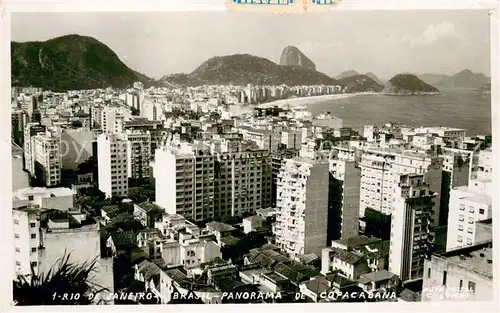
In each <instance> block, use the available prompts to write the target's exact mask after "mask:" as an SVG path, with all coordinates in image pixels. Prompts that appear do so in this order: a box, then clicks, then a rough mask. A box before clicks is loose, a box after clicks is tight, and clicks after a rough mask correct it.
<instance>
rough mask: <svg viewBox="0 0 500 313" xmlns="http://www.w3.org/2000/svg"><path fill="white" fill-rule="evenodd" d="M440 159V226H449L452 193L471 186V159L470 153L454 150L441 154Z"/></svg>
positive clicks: (447, 150)
mask: <svg viewBox="0 0 500 313" xmlns="http://www.w3.org/2000/svg"><path fill="white" fill-rule="evenodd" d="M445 149H446V148H445ZM440 157H441V158H442V159H443V171H442V182H441V192H440V194H441V199H440V201H441V203H440V209H439V210H440V216H439V225H447V224H448V211H449V204H450V191H451V190H452V189H453V188H456V187H460V186H467V185H468V184H469V172H470V161H471V159H470V153H469V152H467V151H463V150H462V151H460V150H454V149H453V150H451V149H446V150H445V151H443V153H441V154H440Z"/></svg>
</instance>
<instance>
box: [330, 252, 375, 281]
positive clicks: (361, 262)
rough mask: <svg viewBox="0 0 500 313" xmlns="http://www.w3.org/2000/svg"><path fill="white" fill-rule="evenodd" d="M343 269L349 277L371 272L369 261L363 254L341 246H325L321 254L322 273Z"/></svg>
mask: <svg viewBox="0 0 500 313" xmlns="http://www.w3.org/2000/svg"><path fill="white" fill-rule="evenodd" d="M335 270H339V271H341V272H342V273H343V274H344V275H345V276H346V277H347V278H351V279H357V278H358V277H359V276H361V275H362V274H364V273H368V272H370V267H369V266H368V262H367V261H366V259H365V258H363V256H362V255H360V254H358V253H355V252H350V251H347V250H344V249H340V248H324V249H323V251H322V256H321V273H322V274H326V273H329V272H332V271H335Z"/></svg>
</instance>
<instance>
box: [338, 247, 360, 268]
mask: <svg viewBox="0 0 500 313" xmlns="http://www.w3.org/2000/svg"><path fill="white" fill-rule="evenodd" d="M330 250H331V251H332V252H333V253H334V255H335V257H336V258H337V259H339V260H342V261H344V262H346V263H348V264H356V263H358V262H359V261H360V260H361V259H363V257H362V256H361V255H358V254H356V253H353V252H349V251H347V250H344V249H340V248H330Z"/></svg>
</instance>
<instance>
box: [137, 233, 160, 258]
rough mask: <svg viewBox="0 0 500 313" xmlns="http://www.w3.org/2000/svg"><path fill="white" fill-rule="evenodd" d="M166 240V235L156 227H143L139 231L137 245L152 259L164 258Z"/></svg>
mask: <svg viewBox="0 0 500 313" xmlns="http://www.w3.org/2000/svg"><path fill="white" fill-rule="evenodd" d="M164 242H165V237H164V236H163V235H162V233H161V232H160V231H159V230H158V229H156V228H147V229H143V230H141V231H139V232H138V233H137V246H138V247H139V248H142V249H143V250H144V252H145V253H146V255H147V256H148V257H149V258H150V259H152V260H155V259H161V258H162V255H163V243H164Z"/></svg>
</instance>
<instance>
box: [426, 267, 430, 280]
mask: <svg viewBox="0 0 500 313" xmlns="http://www.w3.org/2000/svg"><path fill="white" fill-rule="evenodd" d="M430 277H431V268H430V267H429V268H428V269H427V278H430Z"/></svg>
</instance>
